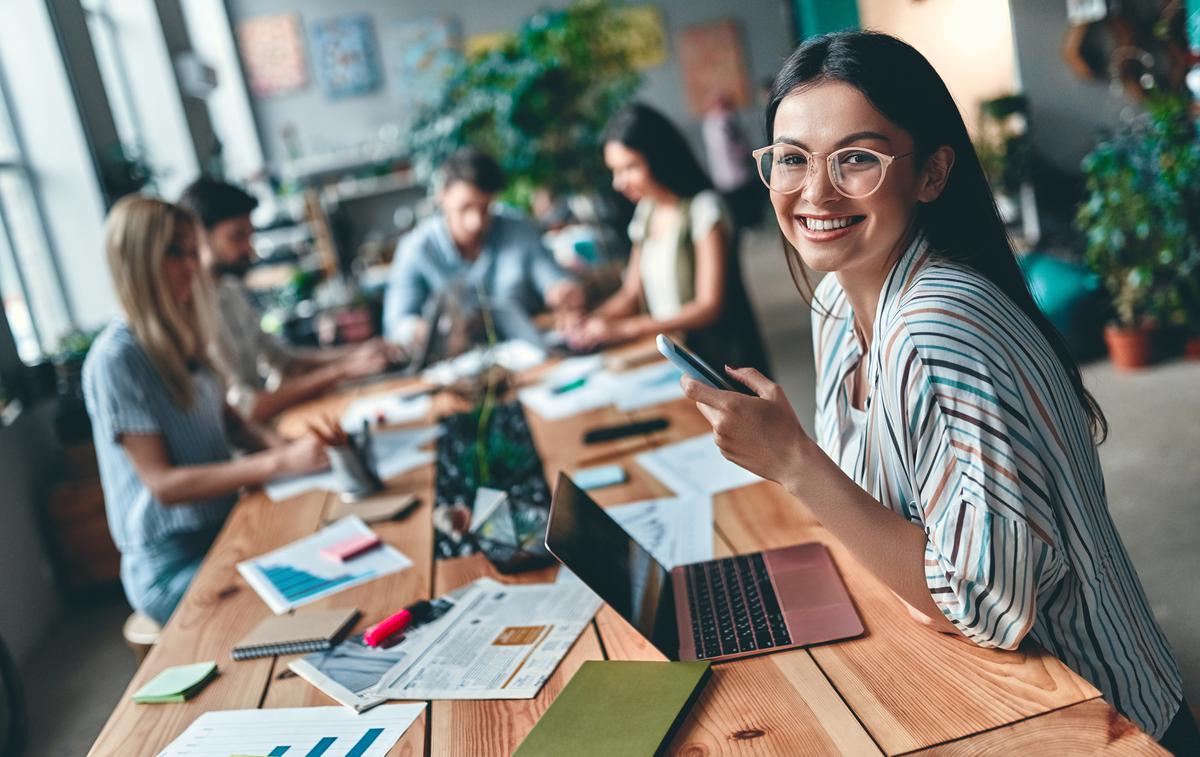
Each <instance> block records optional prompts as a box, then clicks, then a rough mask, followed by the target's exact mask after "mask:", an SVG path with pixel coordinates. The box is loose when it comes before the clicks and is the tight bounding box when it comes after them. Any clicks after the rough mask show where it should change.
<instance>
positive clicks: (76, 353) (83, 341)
mask: <svg viewBox="0 0 1200 757" xmlns="http://www.w3.org/2000/svg"><path fill="white" fill-rule="evenodd" d="M100 331H101V329H90V330H89V329H76V330H74V331H71V332H69V333H67V334H65V335H64V336H63V338H62V339H60V340H59V341H58V349H57V350H55V352H54V354H53V355H52V356H51V362H53V363H55V364H60V365H61V364H63V363H82V362H83V359H84V358H85V357H87V353H88V350H90V349H91V348H92V342H94V341H96V337H98V336H100Z"/></svg>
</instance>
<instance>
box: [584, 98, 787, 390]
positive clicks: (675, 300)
mask: <svg viewBox="0 0 1200 757" xmlns="http://www.w3.org/2000/svg"><path fill="white" fill-rule="evenodd" d="M604 162H605V163H606V164H607V165H608V167H609V168H610V169H611V170H612V172H613V188H614V189H616V190H617V191H618V192H620V193H622V194H623V195H625V196H626V197H628V198H629V199H630V200H632V201H633V202H636V203H637V209H636V210H635V211H634V214H633V221H632V222H631V223H630V225H629V238H630V240H631V241H632V242H633V250H632V253H631V255H630V259H629V267H628V268H627V269H626V272H625V278H624V282H623V283H622V285H621V288H620V289H619V290H617V292H616V293H615V294H614V295H613V296H612V297H610V298H609V299H608V300H607V301H605V302H604V303H603V304H601V305H600V306H599V307H598V308H596V310H594V311H593V312H592V313H591V314H590V316H589V317H587V318H586V319H584V320H583V321H581V322H580V323H577V324H575V325H574V326H573V327H571V328H569V329H568V330H567V339H568V341H569V342H570V343H571V344H572V346H574V347H576V348H580V349H589V348H593V347H599V346H602V345H605V344H613V343H617V342H623V341H629V340H631V339H637V338H640V337H644V336H648V335H651V334H656V333H659V332H671V331H677V332H683V333H684V334H685V341H686V343H687V344H688V346H689V347H690V348H691V349H693V350H694V351H695V352H697V353H698V354H699V355H700V356H701V357H703V358H705V359H706V360H708V361H710V362H712V363H714V364H716V365H723V364H726V363H727V364H730V365H752V366H754V367H756V368H758V369H759V370H762V371H764V372H766V371H767V368H768V366H767V358H766V353H765V351H764V350H763V345H762V339H761V338H760V336H759V331H758V324H757V323H756V322H755V319H754V313H753V311H752V310H751V308H750V301H749V298H748V297H747V296H746V289H745V287H744V286H743V284H742V276H741V266H740V265H739V261H738V257H737V244H736V240H735V239H734V234H733V232H732V225H731V222H730V218H729V213H728V211H727V210H726V209H725V206H724V204H723V203H722V202H721V198H720V195H718V194H717V192H716V191H715V190H714V189H713V185H712V182H711V181H710V180H709V178H708V175H707V174H705V173H704V169H702V168H701V167H700V164H699V163H698V162H697V161H696V158H695V156H694V155H693V154H692V151H691V149H690V148H689V147H688V145H687V142H686V141H685V140H684V138H683V135H682V134H680V132H679V130H678V129H676V128H675V126H674V124H672V123H671V122H670V121H668V120H667V119H666V117H664V116H663V115H662V114H661V113H659V112H658V111H656V110H654V109H653V108H650V107H647V106H645V105H641V104H634V105H631V106H629V107H627V108H626V109H624V110H622V111H621V112H620V113H618V114H617V115H616V116H615V117H614V118H613V120H612V121H611V122H610V123H609V125H608V128H607V129H606V131H605V145H604Z"/></svg>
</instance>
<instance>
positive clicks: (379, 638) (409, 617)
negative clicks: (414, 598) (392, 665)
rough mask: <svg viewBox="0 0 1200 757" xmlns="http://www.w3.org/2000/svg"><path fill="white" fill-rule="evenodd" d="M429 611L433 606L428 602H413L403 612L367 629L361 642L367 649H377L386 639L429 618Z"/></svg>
mask: <svg viewBox="0 0 1200 757" xmlns="http://www.w3.org/2000/svg"><path fill="white" fill-rule="evenodd" d="M431 609H433V605H431V604H430V603H429V600H426V599H422V600H421V601H420V602H414V603H413V604H411V605H409V606H408V607H405V608H404V609H403V610H400V611H399V612H397V613H395V614H394V615H389V616H388V617H386V618H384V619H383V620H381V621H379V622H378V623H376V624H375V625H373V626H371V627H370V628H368V629H367V630H366V631H365V632H364V633H363V642H364V643H365V644H366V645H367V646H369V647H377V646H379V645H380V644H382V643H383V642H384V641H386V640H387V639H388V638H390V637H392V636H395V635H396V634H398V633H400V632H401V631H403V630H404V629H406V628H408V627H409V626H410V625H411V624H413V623H421V622H423V621H424V620H425V619H426V618H427V617H429V611H430V610H431Z"/></svg>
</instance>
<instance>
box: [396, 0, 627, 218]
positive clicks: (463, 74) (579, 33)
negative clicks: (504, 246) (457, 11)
mask: <svg viewBox="0 0 1200 757" xmlns="http://www.w3.org/2000/svg"><path fill="white" fill-rule="evenodd" d="M628 23H629V22H628V21H627V17H626V16H624V15H623V14H622V13H621V12H620V11H619V9H616V8H614V7H612V6H611V5H610V4H609V3H606V2H602V1H601V0H587V1H586V2H579V3H576V4H574V5H571V6H569V7H567V8H564V9H561V10H547V11H540V12H538V13H536V14H534V15H533V16H532V17H530V18H529V19H528V20H526V22H525V23H524V24H523V25H522V27H521V28H520V29H519V30H518V31H517V32H516V34H514V35H512V36H511V37H510V38H509V39H508V40H507V41H506V42H505V43H504V44H502V45H500V46H499V47H496V48H494V49H491V50H489V51H487V52H484V53H480V54H477V55H474V56H472V57H471V58H469V59H467V60H464V61H463V62H462V64H461V65H460V66H459V67H458V68H457V69H456V70H455V71H453V72H452V73H451V74H450V76H449V77H448V78H447V80H446V83H445V85H444V87H443V90H442V92H441V95H440V97H439V98H438V99H437V100H436V101H435V102H434V103H432V104H431V106H430V107H428V108H427V109H425V110H424V111H423V112H422V113H421V114H419V115H418V117H417V119H416V121H415V124H414V128H413V131H412V134H411V137H410V150H411V152H412V157H413V162H414V166H416V167H417V168H418V170H419V171H422V172H428V170H429V169H430V168H431V167H434V166H436V165H438V164H440V163H441V161H442V160H443V159H444V158H445V157H446V156H448V155H449V154H451V153H452V152H454V151H455V150H456V149H458V148H460V147H463V146H466V145H473V146H476V147H480V148H482V149H485V150H487V151H488V152H490V153H492V154H493V155H494V156H495V157H496V159H497V160H499V161H500V163H501V165H502V166H503V168H504V170H505V172H506V173H507V174H508V175H509V178H510V182H509V187H508V190H507V193H506V195H505V197H504V199H505V200H506V201H509V202H510V203H512V204H514V205H517V206H519V207H522V208H529V207H530V205H531V203H532V199H533V195H534V192H535V191H536V190H537V189H539V188H546V189H548V190H549V191H551V192H552V193H554V194H555V195H567V194H571V193H581V192H582V193H587V192H592V191H595V190H596V189H598V188H600V187H602V186H603V177H604V176H605V175H606V173H605V169H604V165H603V161H602V154H601V147H602V145H601V143H600V140H601V134H602V133H603V129H604V126H605V124H607V122H608V119H609V118H611V117H612V115H613V114H614V113H615V112H616V111H617V110H618V109H619V108H620V107H621V106H622V105H624V104H625V103H626V102H628V100H629V98H630V96H631V95H632V94H633V92H634V91H635V90H636V89H637V87H638V84H639V83H640V80H639V76H638V75H637V73H636V70H635V68H634V65H633V62H632V57H631V51H630V49H629V42H628V41H627V40H628V36H629V35H626V34H624V31H625V29H626V28H627V26H628Z"/></svg>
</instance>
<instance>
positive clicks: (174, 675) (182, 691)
mask: <svg viewBox="0 0 1200 757" xmlns="http://www.w3.org/2000/svg"><path fill="white" fill-rule="evenodd" d="M216 675H217V663H215V662H213V661H211V660H210V661H208V662H197V663H194V664H192V665H177V666H175V667H173V668H167V669H166V670H164V671H162V672H161V673H159V674H158V675H156V676H154V678H152V679H150V681H149V682H148V683H147V684H146V685H145V686H143V687H142V688H140V689H138V690H137V691H136V692H135V693H134V695H133V701H135V702H138V703H139V704H161V703H163V702H186V701H187V700H188V699H191V698H192V696H194V695H195V694H196V692H198V691H200V689H202V688H204V686H205V685H206V684H207V683H208V682H209V681H211V680H212V679H213V678H214V677H216Z"/></svg>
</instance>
